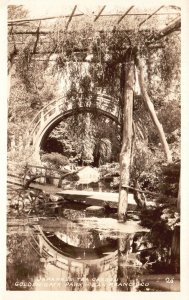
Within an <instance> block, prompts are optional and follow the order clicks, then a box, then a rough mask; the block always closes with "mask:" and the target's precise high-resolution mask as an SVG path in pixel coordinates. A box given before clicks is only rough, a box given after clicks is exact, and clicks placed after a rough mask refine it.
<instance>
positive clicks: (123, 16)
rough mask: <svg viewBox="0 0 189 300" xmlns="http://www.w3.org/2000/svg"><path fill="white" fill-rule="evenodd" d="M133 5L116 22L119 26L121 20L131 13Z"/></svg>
mask: <svg viewBox="0 0 189 300" xmlns="http://www.w3.org/2000/svg"><path fill="white" fill-rule="evenodd" d="M133 7H134V5H132V6H131V7H130V8H129V9H128V10H127V11H126V12H125V13H124V14H123V15H122V16H121V18H120V19H119V20H118V21H117V24H119V23H120V22H121V21H122V20H123V18H125V16H126V15H127V14H128V13H129V12H130V11H131V9H133Z"/></svg>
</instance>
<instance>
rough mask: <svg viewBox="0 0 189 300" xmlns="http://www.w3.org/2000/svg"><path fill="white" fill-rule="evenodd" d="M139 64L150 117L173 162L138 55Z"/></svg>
mask: <svg viewBox="0 0 189 300" xmlns="http://www.w3.org/2000/svg"><path fill="white" fill-rule="evenodd" d="M137 65H138V69H139V78H138V79H139V85H140V89H141V93H142V97H143V101H144V103H145V105H146V107H147V109H148V111H149V114H150V117H151V119H152V121H153V123H154V125H155V127H156V128H157V131H158V134H159V137H160V140H161V143H162V145H163V148H164V152H165V155H166V158H167V162H168V163H171V162H172V155H171V152H170V149H169V145H168V143H167V141H166V137H165V133H164V130H163V126H162V125H161V123H160V122H159V120H158V117H157V115H156V112H155V109H154V105H153V103H152V102H151V100H150V97H149V95H148V92H147V88H146V84H145V79H144V77H145V76H144V62H143V61H142V59H141V58H140V57H139V56H137Z"/></svg>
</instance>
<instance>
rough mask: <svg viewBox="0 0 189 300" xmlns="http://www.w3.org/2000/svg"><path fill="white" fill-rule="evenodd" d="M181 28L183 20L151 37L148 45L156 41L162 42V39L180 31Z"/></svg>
mask: <svg viewBox="0 0 189 300" xmlns="http://www.w3.org/2000/svg"><path fill="white" fill-rule="evenodd" d="M180 28H181V19H178V20H176V21H175V22H173V23H171V24H170V25H168V26H166V27H165V28H163V29H162V30H160V31H159V32H158V33H157V34H156V35H155V36H153V37H151V38H150V39H149V40H148V41H147V42H146V44H147V45H150V44H153V43H154V42H155V41H159V40H161V39H162V38H164V37H165V36H167V35H169V34H171V33H172V32H174V31H177V30H180Z"/></svg>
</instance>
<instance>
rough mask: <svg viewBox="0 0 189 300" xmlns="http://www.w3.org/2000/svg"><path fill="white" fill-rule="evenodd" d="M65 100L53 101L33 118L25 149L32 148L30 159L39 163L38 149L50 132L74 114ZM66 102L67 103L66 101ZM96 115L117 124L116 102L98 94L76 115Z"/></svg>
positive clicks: (71, 107) (78, 110)
mask: <svg viewBox="0 0 189 300" xmlns="http://www.w3.org/2000/svg"><path fill="white" fill-rule="evenodd" d="M65 100H66V99H63V98H60V99H58V100H53V101H52V102H50V103H49V104H48V105H46V106H44V107H43V108H42V109H41V110H40V111H39V112H38V113H37V115H36V116H35V117H34V119H33V120H32V122H31V123H30V126H29V131H28V134H27V137H26V139H27V142H26V143H27V147H29V148H31V147H32V153H33V154H32V158H33V159H34V160H35V161H38V162H40V149H41V146H42V144H43V143H44V141H45V140H46V139H47V138H48V136H49V134H50V133H51V131H52V130H53V129H54V128H55V127H56V126H57V125H58V124H59V123H60V122H61V121H62V120H65V119H66V118H68V117H70V116H73V115H74V114H75V113H76V108H74V107H73V105H72V103H66V101H65ZM67 102H68V101H67ZM84 112H91V113H94V112H96V113H98V114H99V116H100V115H103V116H106V117H107V118H110V119H112V120H113V121H115V122H116V123H119V106H118V103H117V101H116V100H115V99H114V98H112V97H110V96H108V95H105V94H98V95H97V100H96V101H95V103H92V102H91V101H86V104H85V106H83V105H79V104H78V107H77V113H78V114H79V113H84Z"/></svg>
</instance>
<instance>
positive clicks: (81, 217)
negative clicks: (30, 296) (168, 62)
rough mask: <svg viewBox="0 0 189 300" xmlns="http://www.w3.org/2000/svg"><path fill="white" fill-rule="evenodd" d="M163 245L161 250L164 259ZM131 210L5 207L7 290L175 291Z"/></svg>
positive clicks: (53, 205)
mask: <svg viewBox="0 0 189 300" xmlns="http://www.w3.org/2000/svg"><path fill="white" fill-rule="evenodd" d="M166 251H167V256H168V254H169V253H168V251H169V249H164V255H165V257H164V260H166V259H167V257H166ZM158 255H159V253H158V251H157V249H156V247H155V246H154V243H153V239H152V238H151V232H150V230H149V229H147V228H145V227H142V226H141V225H140V218H139V216H138V213H137V212H129V213H128V221H127V222H126V224H119V223H118V222H117V220H116V212H115V211H114V210H111V211H109V212H107V213H106V214H105V215H103V216H102V215H101V216H100V215H99V216H94V215H88V214H87V212H86V207H85V206H84V205H79V204H74V206H73V204H72V206H69V205H68V204H67V205H66V204H65V203H61V202H60V203H50V205H46V206H45V208H44V207H40V206H39V205H38V209H37V210H36V209H33V208H31V207H29V208H27V206H26V207H25V208H23V207H19V206H12V207H10V206H9V209H8V228H7V290H29V291H44V290H51V291H178V290H179V276H178V275H177V274H173V273H172V274H171V275H170V272H168V271H167V270H166V269H163V266H164V265H163V259H162V257H161V260H160V258H159V257H158Z"/></svg>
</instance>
